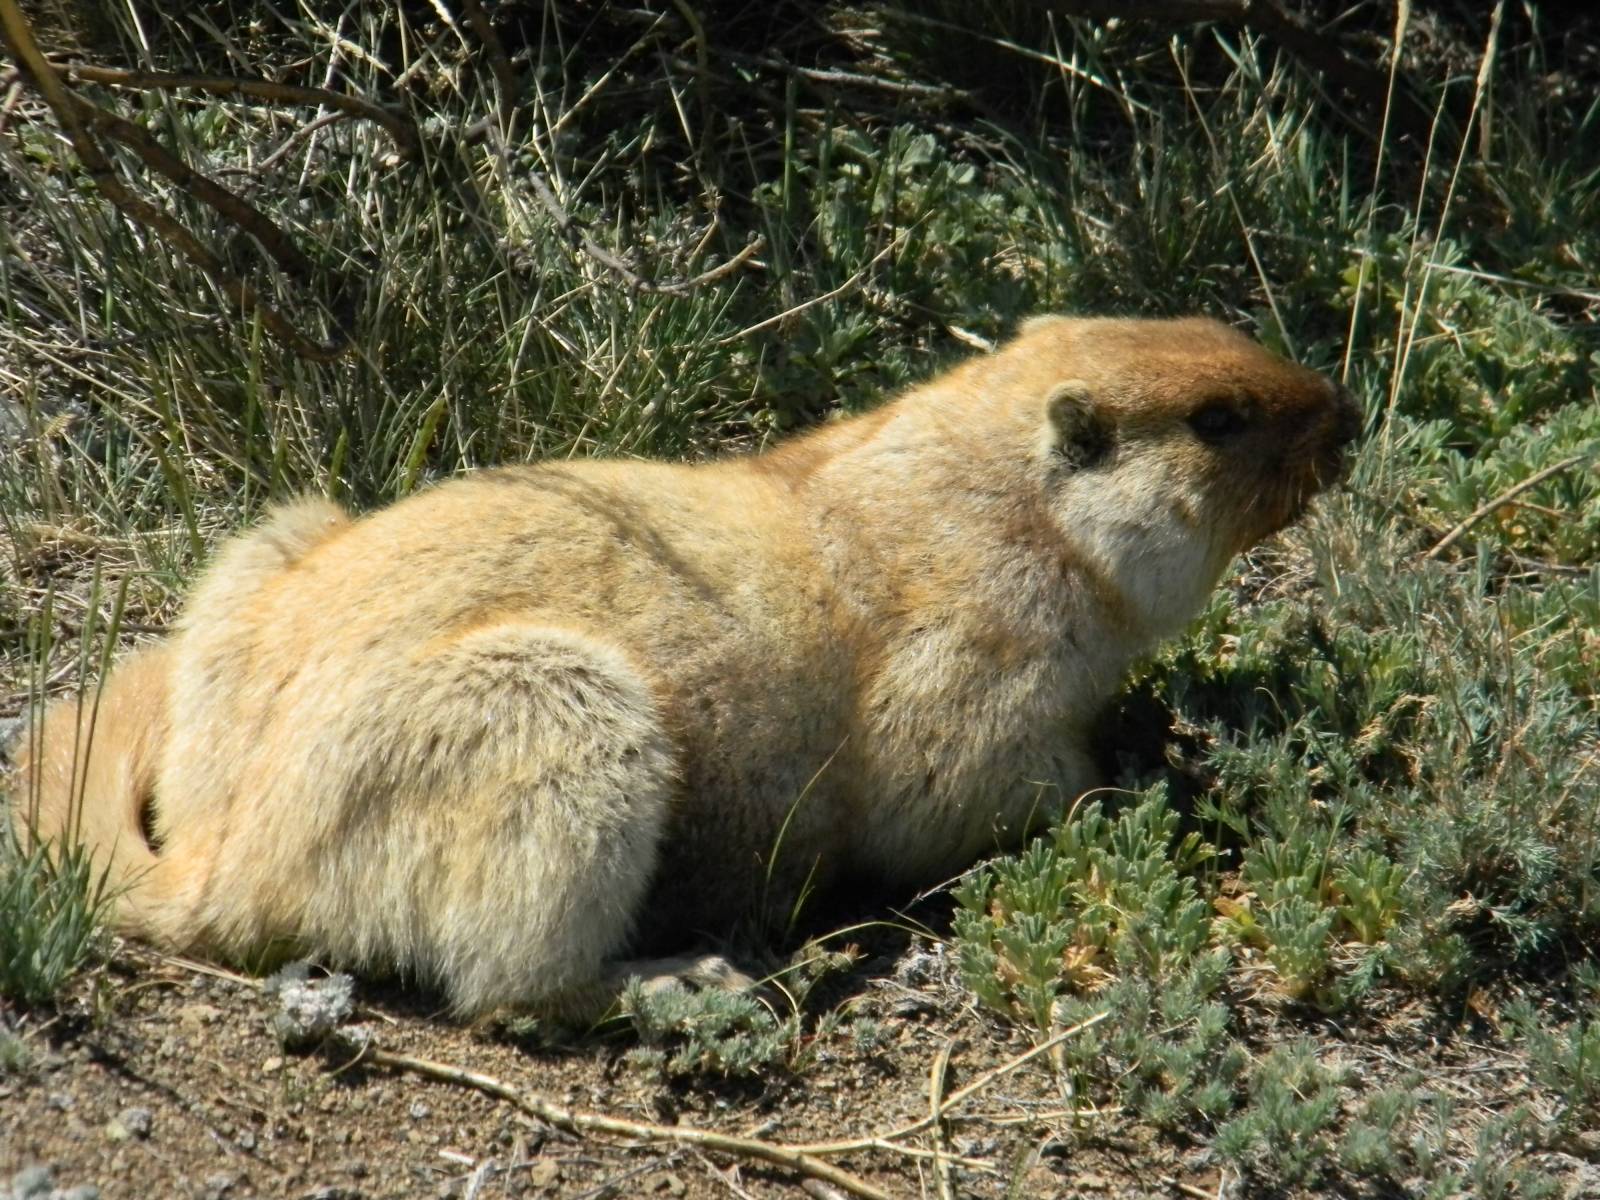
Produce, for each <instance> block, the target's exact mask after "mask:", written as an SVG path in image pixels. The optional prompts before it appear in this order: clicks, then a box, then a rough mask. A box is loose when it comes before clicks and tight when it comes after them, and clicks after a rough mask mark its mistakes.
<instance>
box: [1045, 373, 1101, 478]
mask: <svg viewBox="0 0 1600 1200" xmlns="http://www.w3.org/2000/svg"><path fill="white" fill-rule="evenodd" d="M1044 412H1045V419H1046V420H1047V421H1048V422H1049V435H1048V436H1049V439H1050V448H1051V449H1052V450H1054V451H1055V452H1056V453H1057V454H1059V455H1061V457H1062V458H1064V459H1066V460H1067V462H1068V463H1070V464H1071V466H1072V467H1073V469H1074V470H1082V469H1083V468H1085V467H1092V466H1095V465H1096V464H1097V463H1100V462H1102V461H1103V460H1104V459H1105V458H1106V456H1107V455H1109V454H1110V453H1111V446H1112V442H1113V440H1114V439H1113V434H1112V428H1111V422H1110V421H1108V420H1106V418H1105V416H1104V414H1102V413H1101V412H1100V406H1099V405H1098V404H1096V403H1095V400H1094V396H1093V394H1092V393H1091V392H1090V391H1089V385H1088V384H1086V383H1084V382H1083V381H1082V380H1078V379H1069V380H1067V381H1066V382H1065V383H1058V384H1056V386H1055V387H1053V388H1051V389H1050V394H1049V395H1048V396H1046V397H1045V401H1044Z"/></svg>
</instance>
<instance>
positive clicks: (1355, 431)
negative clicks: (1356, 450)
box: [1333, 384, 1363, 446]
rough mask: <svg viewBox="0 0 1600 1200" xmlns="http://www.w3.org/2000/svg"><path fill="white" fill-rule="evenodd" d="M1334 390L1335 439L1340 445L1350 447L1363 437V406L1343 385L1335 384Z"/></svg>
mask: <svg viewBox="0 0 1600 1200" xmlns="http://www.w3.org/2000/svg"><path fill="white" fill-rule="evenodd" d="M1334 389H1335V391H1334V398H1333V402H1334V407H1335V411H1334V418H1333V422H1334V423H1333V437H1334V440H1335V441H1336V442H1337V443H1338V444H1339V445H1341V446H1348V445H1349V444H1350V443H1351V442H1353V441H1355V440H1356V439H1357V438H1358V437H1360V436H1361V426H1362V423H1363V414H1362V411H1361V405H1359V404H1357V403H1356V398H1355V397H1354V396H1352V395H1351V394H1350V393H1349V391H1348V390H1346V389H1345V387H1344V386H1343V385H1342V384H1334Z"/></svg>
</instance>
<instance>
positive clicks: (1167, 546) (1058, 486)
mask: <svg viewBox="0 0 1600 1200" xmlns="http://www.w3.org/2000/svg"><path fill="white" fill-rule="evenodd" d="M1001 363H1004V366H1003V367H1002V370H1001V372H1000V373H1001V374H1003V375H1005V376H1007V377H1008V381H1007V382H1008V385H1010V386H1008V387H1007V391H1008V392H1009V393H1010V394H1012V395H1017V396H1031V397H1032V399H1031V400H1029V401H1026V402H1025V403H1026V404H1027V405H1028V406H1029V407H1030V408H1032V414H1031V416H1029V417H1028V418H1027V419H1029V421H1030V423H1032V424H1034V425H1035V427H1036V428H1039V429H1041V430H1042V431H1043V445H1042V450H1041V454H1042V462H1043V464H1044V471H1043V476H1044V487H1045V489H1046V503H1047V505H1048V507H1049V508H1050V510H1051V511H1052V512H1053V513H1054V514H1055V517H1056V520H1057V521H1058V523H1059V524H1060V527H1061V529H1062V531H1063V533H1064V534H1066V535H1068V536H1070V537H1071V538H1072V539H1073V541H1074V542H1075V543H1077V544H1078V545H1079V546H1080V547H1081V548H1082V549H1084V550H1085V551H1088V552H1089V553H1090V554H1091V555H1092V557H1094V558H1096V559H1097V560H1099V561H1100V563H1101V564H1102V566H1103V567H1105V568H1106V569H1108V570H1109V571H1110V572H1111V573H1112V574H1113V575H1114V577H1115V578H1116V580H1117V582H1118V584H1119V585H1120V588H1121V590H1122V591H1123V592H1124V593H1125V594H1127V595H1128V598H1129V599H1130V600H1132V601H1133V602H1135V603H1136V604H1137V606H1138V607H1139V608H1140V609H1142V610H1144V612H1143V615H1144V616H1145V617H1146V619H1147V620H1148V621H1149V622H1150V623H1154V624H1161V623H1162V621H1161V620H1160V618H1161V617H1162V616H1164V615H1165V614H1166V612H1167V610H1168V609H1171V610H1172V613H1171V617H1172V620H1173V622H1175V623H1178V624H1181V623H1182V622H1183V621H1184V620H1186V619H1187V618H1188V616H1189V615H1191V614H1192V612H1193V611H1194V608H1195V607H1197V606H1198V604H1199V602H1200V600H1201V599H1202V598H1203V596H1204V594H1205V592H1207V591H1209V589H1210V588H1211V587H1212V586H1213V585H1214V584H1215V582H1216V580H1217V578H1218V576H1219V575H1220V573H1221V572H1222V570H1223V568H1224V567H1225V566H1226V565H1227V562H1228V560H1229V559H1230V558H1232V557H1233V555H1235V554H1237V553H1238V552H1239V551H1241V550H1243V549H1245V548H1247V547H1249V546H1251V545H1254V544H1255V543H1256V542H1258V541H1260V540H1261V539H1262V538H1264V537H1266V536H1268V535H1269V534H1271V533H1274V532H1276V531H1277V530H1279V529H1281V528H1283V527H1284V526H1285V525H1287V524H1288V523H1289V522H1291V521H1293V520H1295V519H1296V518H1297V517H1298V516H1299V515H1300V514H1301V513H1302V512H1303V511H1304V510H1305V507H1306V505H1307V503H1308V502H1309V501H1310V499H1311V497H1312V496H1314V495H1315V494H1316V493H1317V492H1319V491H1320V490H1322V489H1323V488H1324V487H1326V486H1328V485H1329V484H1330V483H1332V482H1334V481H1335V480H1336V479H1337V478H1338V477H1339V475H1340V473H1341V471H1342V469H1343V466H1344V455H1345V450H1346V448H1347V447H1348V446H1349V444H1350V443H1351V442H1352V441H1353V440H1354V438H1355V437H1356V435H1357V433H1358V432H1359V430H1360V426H1361V414H1360V411H1359V409H1357V407H1356V406H1355V404H1354V403H1353V401H1352V400H1351V399H1350V397H1349V396H1348V395H1347V394H1346V393H1345V391H1344V389H1342V388H1341V387H1339V386H1338V385H1337V384H1336V383H1334V382H1333V381H1332V380H1330V379H1327V378H1325V377H1324V376H1322V375H1319V374H1317V373H1316V372H1315V371H1311V370H1308V369H1306V368H1305V367H1301V366H1297V365H1296V364H1294V363H1291V362H1288V361H1286V360H1284V359H1282V358H1280V357H1278V356H1277V355H1275V354H1272V353H1271V352H1269V351H1267V350H1264V349H1263V348H1262V347H1260V346H1258V345H1257V344H1256V343H1255V342H1253V341H1251V340H1250V339H1249V338H1247V337H1245V336H1244V335H1243V334H1241V333H1239V332H1237V331H1236V330H1233V329H1230V328H1229V327H1228V326H1226V325H1223V324H1220V323H1219V322H1216V321H1211V320H1206V319H1199V318H1190V319H1183V320H1173V321H1160V320H1149V321H1146V320H1113V319H1102V320H1095V319H1089V320H1075V319H1072V318H1066V317H1039V318H1035V319H1033V320H1031V321H1028V322H1027V323H1026V324H1025V325H1024V326H1023V329H1022V333H1021V335H1020V336H1019V337H1018V338H1017V339H1016V340H1015V341H1013V342H1012V343H1010V344H1009V345H1008V346H1006V347H1005V348H1004V349H1002V351H1001V352H1000V354H999V355H998V361H997V362H996V365H997V366H1000V365H1001ZM1017 384H1021V385H1022V386H1020V387H1017V386H1015V385H1017Z"/></svg>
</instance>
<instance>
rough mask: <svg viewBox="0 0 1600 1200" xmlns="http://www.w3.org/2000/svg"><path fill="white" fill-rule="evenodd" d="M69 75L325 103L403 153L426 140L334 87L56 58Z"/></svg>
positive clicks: (410, 153)
mask: <svg viewBox="0 0 1600 1200" xmlns="http://www.w3.org/2000/svg"><path fill="white" fill-rule="evenodd" d="M53 65H55V66H56V69H57V70H59V71H60V72H61V73H62V74H63V75H65V76H66V77H67V78H68V79H69V80H76V79H81V80H83V81H84V82H85V83H101V84H106V85H108V86H110V87H125V88H135V89H138V90H141V91H158V90H159V91H172V90H186V91H197V92H207V93H210V94H211V95H213V96H232V97H235V98H237V99H242V100H264V101H267V102H268V103H272V104H308V105H326V106H327V107H329V108H332V109H336V110H338V111H339V112H341V113H343V114H345V115H346V116H348V117H364V118H365V119H366V120H369V121H373V122H376V123H377V124H379V125H382V126H383V128H384V129H385V130H387V131H388V133H389V136H390V137H392V138H394V140H395V143H396V144H397V145H398V146H399V148H400V153H401V154H402V155H403V156H405V157H407V158H411V157H414V156H415V155H416V153H417V151H418V149H419V147H420V145H421V138H420V136H419V135H418V133H417V127H416V126H415V125H414V124H412V123H411V122H410V121H409V120H407V119H406V118H405V117H403V116H401V115H400V114H399V113H396V112H393V111H391V110H389V109H387V108H383V107H380V106H379V105H376V104H373V103H372V102H371V101H369V100H362V99H361V98H360V97H358V96H351V95H348V94H346V93H344V92H336V91H334V90H333V89H332V88H319V87H302V86H300V85H298V84H290V83H274V82H272V81H271V80H267V79H237V78H234V77H233V76H231V75H176V74H170V73H168V72H165V71H124V70H122V69H120V68H117V67H95V66H90V65H89V64H87V63H63V64H53Z"/></svg>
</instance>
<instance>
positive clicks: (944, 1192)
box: [928, 1038, 956, 1200]
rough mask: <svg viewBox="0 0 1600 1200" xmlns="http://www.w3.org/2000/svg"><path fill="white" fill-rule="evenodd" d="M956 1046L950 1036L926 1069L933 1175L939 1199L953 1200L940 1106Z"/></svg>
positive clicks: (952, 1187) (952, 1186)
mask: <svg viewBox="0 0 1600 1200" xmlns="http://www.w3.org/2000/svg"><path fill="white" fill-rule="evenodd" d="M955 1048H956V1039H955V1038H951V1039H950V1040H949V1041H947V1042H945V1044H944V1045H943V1046H941V1047H940V1048H939V1053H938V1054H937V1055H935V1056H934V1060H933V1066H932V1067H931V1068H930V1069H929V1071H928V1114H929V1116H930V1117H931V1118H932V1120H933V1129H932V1131H931V1133H932V1138H933V1155H934V1157H933V1177H934V1180H935V1181H936V1182H937V1184H938V1187H939V1200H955V1195H956V1193H955V1185H954V1184H953V1183H952V1182H951V1179H950V1161H949V1159H947V1158H946V1157H945V1144H944V1121H943V1119H942V1118H943V1114H942V1113H941V1111H940V1106H941V1105H942V1104H943V1103H944V1080H945V1075H946V1074H947V1073H948V1071H949V1070H950V1055H951V1053H952V1052H953V1051H954V1050H955Z"/></svg>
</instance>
